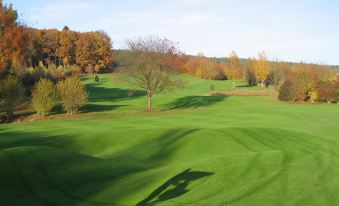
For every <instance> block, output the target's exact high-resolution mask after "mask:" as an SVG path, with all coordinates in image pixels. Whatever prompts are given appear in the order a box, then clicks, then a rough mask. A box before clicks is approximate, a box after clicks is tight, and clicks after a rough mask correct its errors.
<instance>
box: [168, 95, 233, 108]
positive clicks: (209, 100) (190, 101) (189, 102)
mask: <svg viewBox="0 0 339 206" xmlns="http://www.w3.org/2000/svg"><path fill="white" fill-rule="evenodd" d="M226 98H227V97H226V96H186V97H181V98H179V99H176V100H175V101H174V102H171V103H168V104H166V105H165V107H166V108H168V109H169V110H172V109H195V108H198V107H206V106H211V105H214V104H216V103H218V102H221V101H224V100H225V99H226Z"/></svg>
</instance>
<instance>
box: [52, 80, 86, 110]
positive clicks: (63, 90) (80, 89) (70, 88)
mask: <svg viewBox="0 0 339 206" xmlns="http://www.w3.org/2000/svg"><path fill="white" fill-rule="evenodd" d="M57 89H58V93H59V97H60V98H61V100H62V102H63V107H64V110H65V111H67V114H71V115H72V114H74V113H76V112H77V111H78V109H79V108H80V107H81V106H82V105H83V104H85V103H86V102H87V97H88V93H87V91H86V88H85V86H84V84H83V83H82V82H81V80H80V79H79V78H78V77H76V76H72V77H68V78H67V79H65V80H62V81H60V82H59V83H58V85H57Z"/></svg>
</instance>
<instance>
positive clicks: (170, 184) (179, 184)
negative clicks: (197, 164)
mask: <svg viewBox="0 0 339 206" xmlns="http://www.w3.org/2000/svg"><path fill="white" fill-rule="evenodd" d="M213 174H214V173H212V172H200V171H191V169H187V170H185V171H183V172H181V173H180V174H177V175H175V176H174V177H172V178H170V179H169V180H167V181H166V182H165V183H164V184H162V185H161V186H160V187H158V188H157V189H156V190H154V191H153V192H152V193H151V194H150V195H149V196H148V197H146V198H145V199H144V200H142V201H141V202H139V203H138V204H137V206H152V205H155V204H156V203H159V202H163V201H166V200H169V199H173V198H176V197H179V196H181V195H183V194H185V193H187V192H188V191H189V190H188V188H187V187H188V185H189V184H190V183H191V182H192V181H195V180H198V179H200V178H203V177H206V176H210V175H213Z"/></svg>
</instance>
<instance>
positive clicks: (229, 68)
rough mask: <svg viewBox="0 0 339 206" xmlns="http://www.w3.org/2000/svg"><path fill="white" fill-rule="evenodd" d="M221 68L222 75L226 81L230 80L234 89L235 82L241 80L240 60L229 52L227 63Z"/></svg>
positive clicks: (233, 53)
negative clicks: (222, 69) (225, 77)
mask: <svg viewBox="0 0 339 206" xmlns="http://www.w3.org/2000/svg"><path fill="white" fill-rule="evenodd" d="M223 67H224V74H225V75H226V76H227V78H228V79H232V85H233V87H235V80H236V79H241V78H242V70H241V66H240V60H239V58H238V55H237V53H235V51H232V52H231V54H230V56H229V60H228V62H227V63H226V64H224V65H223Z"/></svg>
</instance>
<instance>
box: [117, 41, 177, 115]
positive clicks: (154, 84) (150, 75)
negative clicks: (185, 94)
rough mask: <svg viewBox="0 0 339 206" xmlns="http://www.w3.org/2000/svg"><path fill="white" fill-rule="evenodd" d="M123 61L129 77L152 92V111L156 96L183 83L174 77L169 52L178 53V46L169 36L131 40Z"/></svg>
mask: <svg viewBox="0 0 339 206" xmlns="http://www.w3.org/2000/svg"><path fill="white" fill-rule="evenodd" d="M127 46H128V50H127V51H125V53H124V55H123V58H122V61H123V62H124V66H125V68H124V69H123V70H122V71H123V73H124V74H126V79H127V81H128V82H130V83H131V84H133V85H135V86H137V87H139V88H140V89H142V90H144V91H145V92H146V93H147V95H148V111H152V97H153V96H154V95H155V94H157V93H160V92H164V91H166V90H169V89H171V88H173V87H176V86H182V82H180V81H175V80H174V79H173V74H174V71H173V70H171V69H170V67H169V65H168V64H167V59H168V55H169V54H175V53H178V48H177V47H176V45H175V44H174V43H173V42H172V41H170V40H168V39H165V38H159V37H155V36H150V37H145V38H137V39H135V40H129V41H128V42H127Z"/></svg>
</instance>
